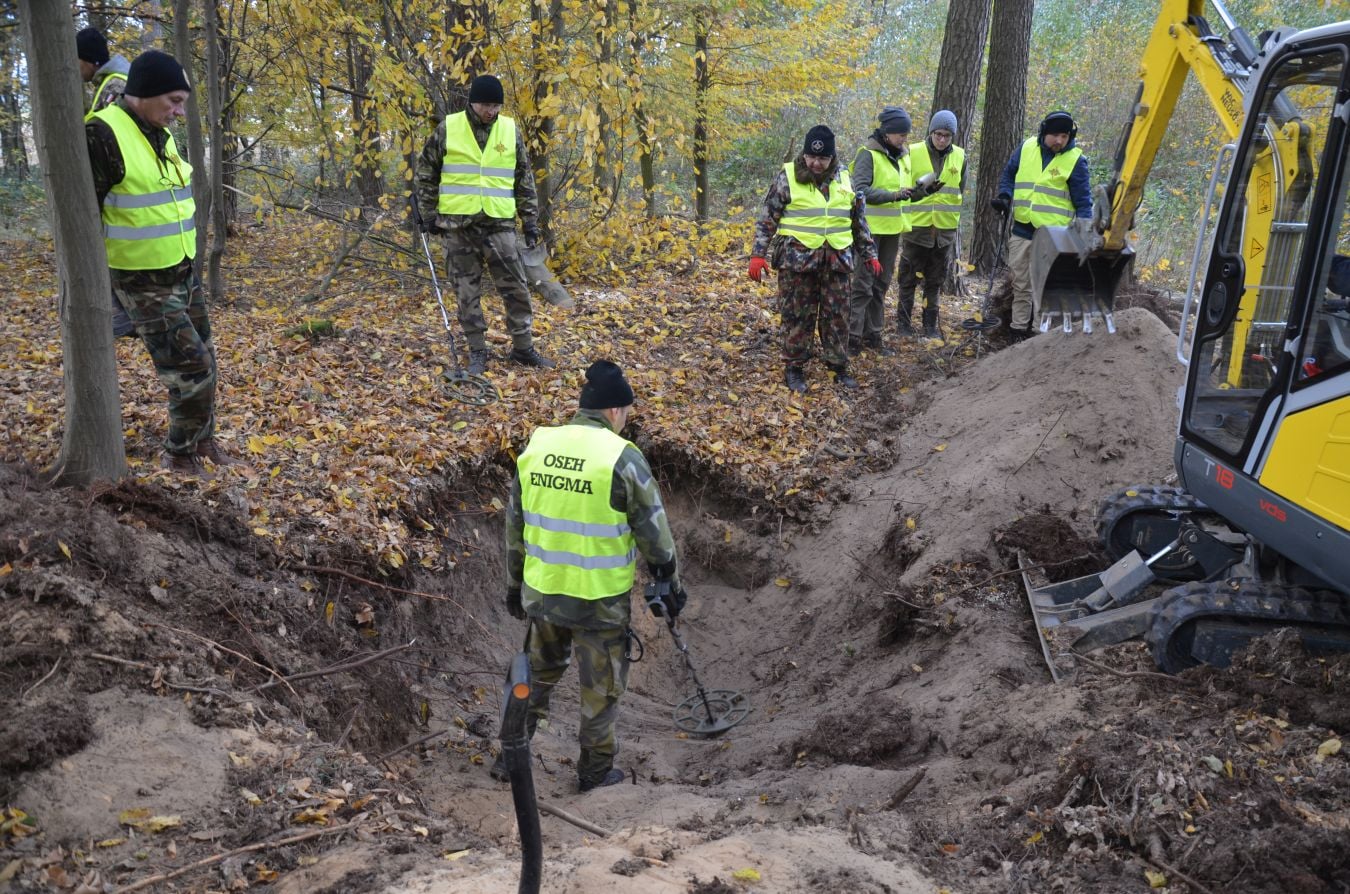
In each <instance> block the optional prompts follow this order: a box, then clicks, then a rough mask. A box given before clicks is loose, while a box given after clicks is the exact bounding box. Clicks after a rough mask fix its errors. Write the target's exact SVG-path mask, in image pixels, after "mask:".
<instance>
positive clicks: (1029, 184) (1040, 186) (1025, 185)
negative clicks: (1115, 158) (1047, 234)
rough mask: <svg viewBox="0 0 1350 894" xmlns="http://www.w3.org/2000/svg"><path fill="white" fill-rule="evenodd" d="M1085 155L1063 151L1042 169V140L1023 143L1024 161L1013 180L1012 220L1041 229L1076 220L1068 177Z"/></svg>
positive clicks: (1081, 152)
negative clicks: (1074, 218)
mask: <svg viewBox="0 0 1350 894" xmlns="http://www.w3.org/2000/svg"><path fill="white" fill-rule="evenodd" d="M1082 155H1083V150H1082V149H1079V148H1078V147H1076V146H1075V147H1074V148H1072V149H1070V150H1068V151H1067V152H1061V153H1059V154H1058V155H1056V156H1055V157H1054V158H1052V159H1050V163H1049V164H1048V165H1046V166H1045V168H1044V170H1042V168H1041V145H1040V140H1039V139H1038V138H1036V137H1031V138H1030V139H1028V140H1027V141H1026V142H1025V143H1023V144H1022V159H1021V161H1020V162H1019V163H1018V165H1017V177H1016V178H1015V180H1014V181H1013V219H1014V220H1019V221H1021V222H1022V223H1025V224H1031V225H1032V226H1033V227H1036V228H1037V229H1040V228H1041V227H1049V226H1061V227H1062V226H1064V225H1065V224H1067V223H1069V221H1071V220H1073V213H1074V208H1073V199H1071V198H1070V197H1069V175H1070V174H1072V173H1073V169H1074V165H1076V164H1078V159H1079V158H1081V157H1082Z"/></svg>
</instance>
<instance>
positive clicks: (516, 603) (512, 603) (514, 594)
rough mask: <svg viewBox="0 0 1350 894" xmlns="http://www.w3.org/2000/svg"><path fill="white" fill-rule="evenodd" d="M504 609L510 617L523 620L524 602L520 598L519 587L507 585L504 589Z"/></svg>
mask: <svg viewBox="0 0 1350 894" xmlns="http://www.w3.org/2000/svg"><path fill="white" fill-rule="evenodd" d="M506 610H507V611H508V612H510V613H511V617H513V618H515V619H516V620H517V621H523V620H525V604H524V603H523V602H522V601H521V599H520V587H509V588H507V590H506Z"/></svg>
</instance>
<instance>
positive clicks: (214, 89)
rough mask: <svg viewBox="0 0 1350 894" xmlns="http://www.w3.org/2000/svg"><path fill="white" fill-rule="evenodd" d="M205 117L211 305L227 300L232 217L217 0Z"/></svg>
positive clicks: (210, 30) (210, 19)
mask: <svg viewBox="0 0 1350 894" xmlns="http://www.w3.org/2000/svg"><path fill="white" fill-rule="evenodd" d="M205 6H206V114H207V118H208V119H209V120H210V122H211V174H210V178H209V181H208V182H209V189H210V195H211V250H210V254H209V256H208V258H207V265H206V279H207V282H208V283H209V284H210V286H211V302H212V303H213V304H219V303H221V302H223V301H224V300H225V280H224V277H223V275H222V274H221V272H220V260H221V258H222V257H223V256H224V255H225V230H226V227H228V226H229V217H228V215H227V213H226V208H225V152H226V151H227V148H226V145H225V122H224V120H223V117H222V115H221V109H222V106H223V104H224V97H223V93H224V85H223V84H222V83H221V73H222V65H221V46H220V10H219V8H218V7H217V6H216V0H206V4H205Z"/></svg>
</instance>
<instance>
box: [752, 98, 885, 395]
mask: <svg viewBox="0 0 1350 894" xmlns="http://www.w3.org/2000/svg"><path fill="white" fill-rule="evenodd" d="M766 258H771V261H770V260H766ZM859 263H863V264H867V266H868V267H869V268H870V269H871V271H872V274H873V275H874V276H880V275H881V262H880V261H878V260H877V249H876V246H875V245H874V244H873V243H872V234H871V232H870V231H869V230H868V228H867V221H866V220H865V219H864V218H863V207H862V203H861V202H859V201H858V199H857V197H856V196H855V195H854V194H853V185H852V181H851V180H850V179H849V175H848V171H846V170H844V169H843V168H841V167H840V165H839V157H838V156H837V155H836V154H835V151H834V132H833V131H831V130H830V129H829V128H828V127H826V126H825V125H823V124H817V125H816V126H815V127H813V128H811V129H810V130H808V131H807V132H806V141H805V145H804V146H803V147H802V152H801V154H800V155H798V156H797V159H796V161H791V162H788V163H787V164H785V165H783V169H782V170H781V171H779V172H778V176H777V177H775V178H774V180H773V183H772V184H771V185H770V186H769V192H768V195H766V196H765V197H764V213H763V215H761V216H760V219H759V220H758V221H757V222H756V223H755V242H754V245H753V247H752V248H751V249H750V278H751V279H753V280H754V281H755V282H759V281H760V279H761V277H763V275H764V272H765V271H766V270H768V269H769V267H770V266H771V265H772V267H773V269H775V270H777V271H778V312H779V315H780V317H781V319H782V332H783V363H784V366H785V367H786V370H785V372H784V375H783V382H784V384H786V385H787V387H788V389H789V390H791V391H794V392H798V393H800V392H804V391H805V390H806V363H807V361H808V360H810V359H811V344H812V342H813V341H814V340H815V338H814V334H815V332H816V331H817V330H818V331H819V333H820V352H821V355H822V357H823V358H824V360H825V366H826V367H827V368H828V369H829V370H830V371H831V372H832V373H833V374H834V381H835V384H836V385H838V386H840V387H841V388H847V389H849V390H854V389H856V388H857V387H858V382H857V380H856V379H854V378H853V377H852V376H851V375H849V374H848V351H847V343H848V313H849V296H848V280H849V275H850V274H851V273H852V271H853V268H854V266H855V265H856V264H859Z"/></svg>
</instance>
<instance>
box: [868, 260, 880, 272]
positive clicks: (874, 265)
mask: <svg viewBox="0 0 1350 894" xmlns="http://www.w3.org/2000/svg"><path fill="white" fill-rule="evenodd" d="M867 269H868V270H871V271H872V275H873V276H880V275H881V262H880V261H878V260H877V259H876V258H872V259H871V260H870V261H868V262H867Z"/></svg>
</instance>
